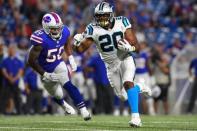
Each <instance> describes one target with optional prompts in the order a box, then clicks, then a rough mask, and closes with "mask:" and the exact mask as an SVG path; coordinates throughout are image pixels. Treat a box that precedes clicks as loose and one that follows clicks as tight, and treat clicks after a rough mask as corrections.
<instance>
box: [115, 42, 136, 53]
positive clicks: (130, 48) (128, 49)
mask: <svg viewBox="0 0 197 131" xmlns="http://www.w3.org/2000/svg"><path fill="white" fill-rule="evenodd" d="M118 49H119V50H122V51H126V52H132V51H135V46H131V45H130V44H129V42H128V41H127V40H126V39H123V40H120V41H118Z"/></svg>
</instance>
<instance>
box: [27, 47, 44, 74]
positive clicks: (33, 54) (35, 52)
mask: <svg viewBox="0 0 197 131" xmlns="http://www.w3.org/2000/svg"><path fill="white" fill-rule="evenodd" d="M41 50H42V46H40V45H34V46H32V48H31V49H30V53H29V58H28V63H29V65H30V66H31V67H32V68H33V69H34V70H35V71H36V72H38V73H39V74H40V75H42V76H43V75H44V73H45V71H44V69H43V68H42V67H41V66H40V65H39V64H38V61H37V60H38V57H39V55H40V52H41Z"/></svg>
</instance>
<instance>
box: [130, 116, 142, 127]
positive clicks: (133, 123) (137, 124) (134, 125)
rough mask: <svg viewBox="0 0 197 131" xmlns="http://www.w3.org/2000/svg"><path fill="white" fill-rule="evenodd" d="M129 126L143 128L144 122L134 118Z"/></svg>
mask: <svg viewBox="0 0 197 131" xmlns="http://www.w3.org/2000/svg"><path fill="white" fill-rule="evenodd" d="M129 125H130V126H131V127H141V126H142V122H141V119H140V117H132V118H131V121H129Z"/></svg>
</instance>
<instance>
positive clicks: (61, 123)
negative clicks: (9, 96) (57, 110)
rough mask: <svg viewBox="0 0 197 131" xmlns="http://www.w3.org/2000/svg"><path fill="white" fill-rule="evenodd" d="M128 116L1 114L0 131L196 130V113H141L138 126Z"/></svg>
mask: <svg viewBox="0 0 197 131" xmlns="http://www.w3.org/2000/svg"><path fill="white" fill-rule="evenodd" d="M129 119H130V117H123V116H120V117H115V116H106V115H101V116H93V118H92V120H91V121H83V119H82V118H81V117H80V116H49V115H47V116H0V131H131V130H137V131H160V130H161V131H168V130H170V131H178V130H196V131H197V115H187V116H153V117H151V116H142V121H143V126H142V127H141V128H132V127H129V125H128V121H129Z"/></svg>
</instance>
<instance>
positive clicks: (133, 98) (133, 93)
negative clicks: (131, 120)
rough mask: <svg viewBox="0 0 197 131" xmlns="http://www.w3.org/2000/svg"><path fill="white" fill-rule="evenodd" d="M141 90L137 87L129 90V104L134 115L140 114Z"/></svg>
mask: <svg viewBox="0 0 197 131" xmlns="http://www.w3.org/2000/svg"><path fill="white" fill-rule="evenodd" d="M139 92H140V88H139V86H138V85H135V86H134V87H133V88H130V89H128V90H127V95H128V102H129V106H130V109H131V112H132V113H139V109H138V102H139V100H138V98H139Z"/></svg>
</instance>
